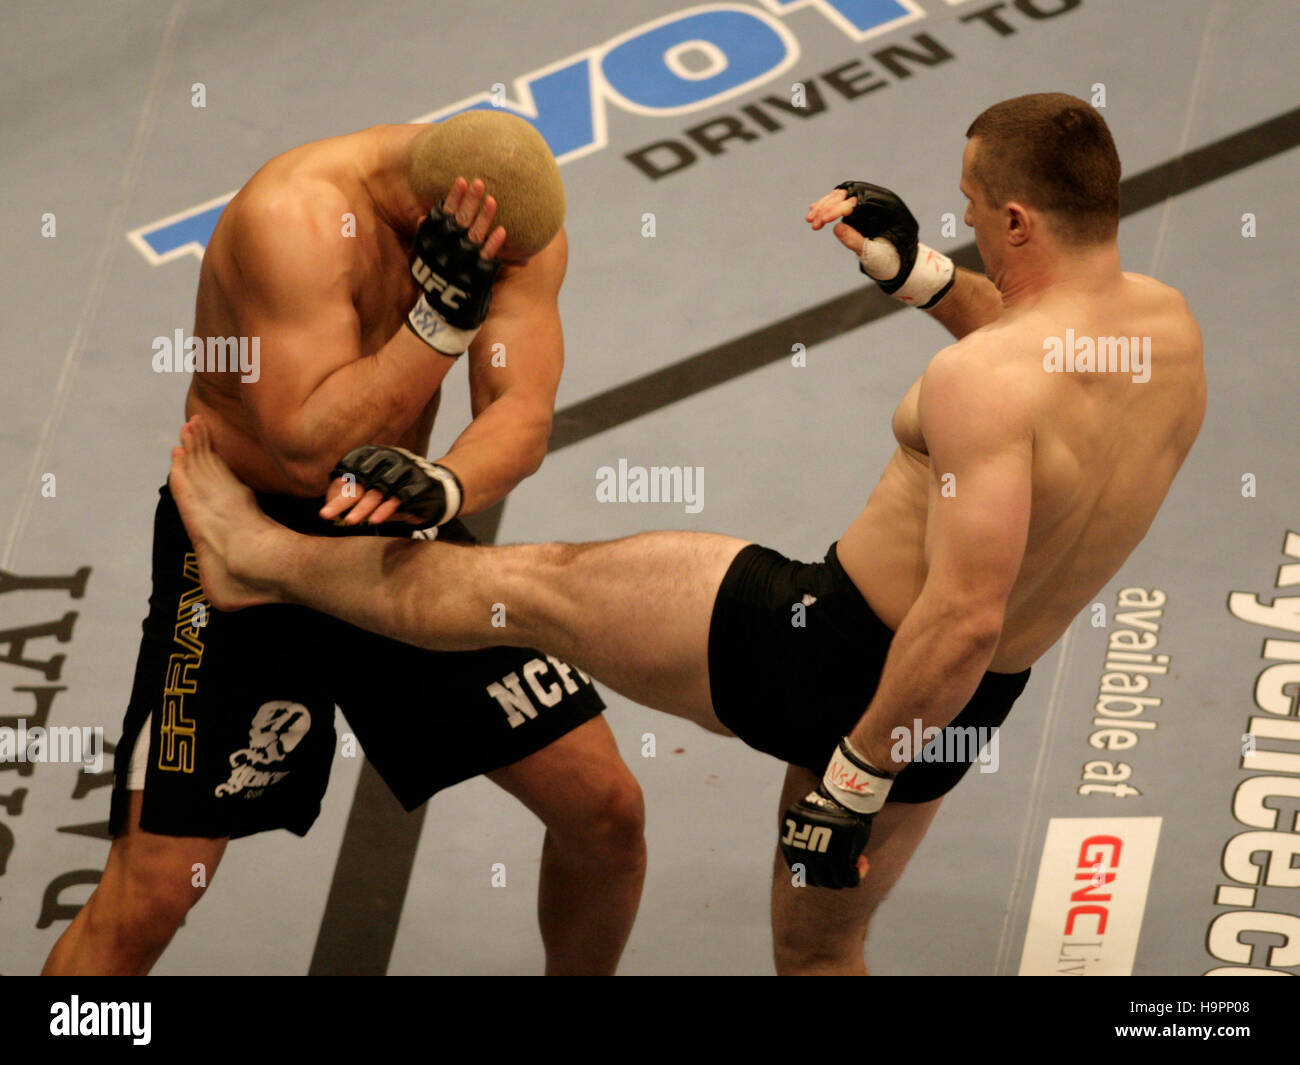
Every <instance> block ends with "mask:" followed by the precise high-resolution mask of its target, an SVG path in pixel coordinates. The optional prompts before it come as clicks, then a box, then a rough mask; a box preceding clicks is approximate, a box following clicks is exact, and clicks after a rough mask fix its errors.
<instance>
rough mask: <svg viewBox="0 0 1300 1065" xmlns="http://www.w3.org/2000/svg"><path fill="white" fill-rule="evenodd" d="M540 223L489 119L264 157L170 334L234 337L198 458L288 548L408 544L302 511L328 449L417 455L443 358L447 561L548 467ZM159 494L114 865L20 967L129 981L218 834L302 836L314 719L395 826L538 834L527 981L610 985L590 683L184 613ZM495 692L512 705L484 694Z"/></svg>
mask: <svg viewBox="0 0 1300 1065" xmlns="http://www.w3.org/2000/svg"><path fill="white" fill-rule="evenodd" d="M467 179H473V180H472V183H467ZM480 179H481V180H480ZM439 204H441V208H442V209H441V211H439V210H438V209H437V207H436V205H439ZM564 206H565V200H564V188H563V184H562V183H561V180H560V175H559V169H558V167H557V166H556V163H555V160H554V158H553V157H552V155H551V153H550V151H549V149H548V148H547V146H546V143H545V141H544V140H543V139H542V137H541V136H540V135H539V134H538V133H537V132H536V131H535V130H534V129H533V127H532V126H531V125H529V124H528V123H527V122H525V121H523V120H522V119H520V118H517V117H514V116H511V115H509V114H506V113H505V112H493V111H472V112H468V113H466V114H462V115H457V116H455V117H453V118H450V119H448V120H447V121H445V122H442V123H438V124H435V125H428V124H418V125H406V126H376V127H374V128H372V129H367V130H364V131H362V132H360V133H355V134H351V135H349V136H343V137H337V138H334V139H330V140H325V141H319V142H316V143H313V144H307V145H304V146H302V147H299V148H295V149H293V150H292V151H289V152H286V153H285V154H283V155H280V156H278V157H276V158H275V159H272V160H271V161H270V162H269V163H267V164H266V166H264V167H263V168H262V169H261V170H259V171H258V172H257V174H255V175H254V176H253V178H252V179H251V180H250V181H249V183H248V184H247V185H246V186H245V187H244V188H243V190H241V191H240V193H239V194H238V195H237V196H236V197H235V198H234V199H233V200H232V201H231V203H230V205H229V206H228V207H227V208H226V210H225V212H224V213H223V214H222V216H221V219H220V221H219V222H218V223H217V227H216V230H215V231H214V233H213V235H212V240H211V242H210V243H209V245H208V248H207V252H206V254H205V255H204V258H203V267H202V272H201V274H200V278H199V288H198V299H197V308H196V317H195V329H194V332H195V335H196V337H197V338H199V339H200V340H202V339H203V338H208V337H217V338H222V337H226V336H230V335H234V336H240V337H254V338H258V340H259V341H260V367H258V368H257V369H258V372H257V373H248V374H245V375H244V377H247V378H248V380H244V379H242V378H241V374H240V372H239V370H238V369H235V368H234V367H231V370H232V372H224V373H223V372H213V371H212V370H211V367H207V368H206V371H207V372H199V373H196V375H195V377H194V379H193V382H192V384H191V387H190V390H189V395H188V397H187V400H186V415H187V417H188V416H193V415H196V414H198V415H202V417H203V419H204V423H205V425H207V426H208V428H209V430H210V432H211V433H212V438H213V441H214V446H215V447H216V450H217V452H218V453H219V454H220V455H221V456H222V457H223V458H224V459H225V461H226V462H228V463H229V464H230V466H231V468H232V469H234V470H235V472H236V473H237V474H238V475H239V477H240V478H241V479H242V480H243V481H244V482H245V483H247V484H249V485H251V486H252V487H253V488H254V489H256V490H257V491H258V493H259V495H258V499H259V502H260V503H261V505H262V506H263V507H264V508H265V509H266V511H267V513H270V514H273V515H275V516H276V518H277V519H278V520H280V521H282V522H284V523H285V524H286V525H289V526H292V527H297V528H304V529H305V528H310V529H311V530H312V531H314V532H315V531H320V530H321V529H324V530H325V531H326V533H328V534H330V535H340V536H341V535H353V534H358V533H367V534H370V535H369V536H368V537H367V538H369V539H374V538H375V535H374V534H375V533H376V532H378V534H379V535H380V536H402V537H406V538H410V537H411V536H412V528H411V525H409V524H405V523H393V524H390V525H388V526H384V527H377V526H375V525H373V524H367V525H366V526H360V525H358V524H357V523H356V522H351V523H348V522H343V523H339V524H336V525H335V526H332V527H331V526H329V525H325V524H324V523H322V522H321V520H320V518H319V517H318V511H319V510H320V507H321V504H322V502H323V500H324V495H325V491H326V488H327V486H328V485H329V483H330V473H331V470H332V469H333V467H334V463H335V460H336V459H337V458H338V456H339V455H341V454H342V453H344V452H345V451H347V450H349V449H350V448H352V447H353V446H355V445H357V444H361V443H371V442H378V443H386V444H394V445H400V446H402V447H403V448H406V449H410V450H412V451H418V452H419V454H421V455H424V454H425V453H426V451H427V449H428V444H429V436H430V432H431V429H432V427H433V422H434V417H435V415H436V413H437V409H438V401H439V396H440V392H439V389H440V386H441V383H442V380H443V378H444V377H445V376H446V375H447V373H448V372H449V371H450V370H451V369H452V367H453V366H455V365H456V359H457V357H458V356H459V355H460V354H461V353H463V352H464V351H465V350H466V349H467V348H468V351H469V354H468V357H467V359H466V362H467V364H468V369H469V381H470V390H471V401H472V410H473V419H472V421H471V423H470V425H469V427H468V428H467V429H465V431H464V432H463V433H462V434H461V435H460V437H459V438H458V439H457V440H456V441H455V443H454V444H453V445H452V447H451V449H450V450H449V451H448V452H447V454H446V455H445V456H444V457H443V458H441V459H439V460H438V466H437V467H436V468H432V469H433V472H434V474H435V475H436V476H437V477H438V478H439V480H438V491H439V496H438V498H439V499H440V500H441V504H440V507H439V509H438V512H437V513H436V514H434V513H430V515H429V517H428V522H427V524H429V525H431V526H432V525H434V524H435V523H436V525H437V528H432V529H430V530H429V531H425V532H422V533H420V534H419V535H422V536H424V537H431V536H432V535H434V534H436V535H437V537H438V539H439V540H447V539H451V540H466V539H468V538H469V533H468V531H467V530H466V529H465V528H464V527H463V526H461V525H460V524H459V523H458V522H456V521H455V520H454V519H455V518H456V516H457V515H458V514H460V515H468V514H473V513H475V512H476V511H481V510H483V509H485V508H486V507H489V506H491V505H492V504H493V503H495V502H497V501H498V500H500V499H501V498H502V497H503V496H504V495H505V494H506V493H507V492H509V491H510V489H511V488H512V487H513V486H514V485H515V484H516V483H518V482H519V481H520V480H522V479H523V478H524V477H526V476H528V475H529V474H531V473H533V472H534V471H535V470H536V469H537V467H538V466H539V465H540V463H541V461H542V458H543V456H544V455H545V453H546V447H547V440H548V437H549V434H550V427H551V420H552V416H553V413H554V403H555V393H556V388H557V386H558V383H559V378H560V370H561V365H562V362H563V338H562V334H561V328H560V318H559V311H558V306H557V294H558V292H559V289H560V284H561V282H562V280H563V277H564V272H565V265H566V260H567V244H566V240H565V234H564V230H563V229H562V228H561V226H562V223H563V219H564ZM444 212H445V213H444ZM426 215H427V216H428V217H427V218H426ZM422 220H423V221H422ZM494 221H495V222H498V223H501V224H499V225H496V226H495V228H493V226H492V224H493V222H494ZM413 247H414V251H412V248H413ZM498 270H499V273H498ZM489 296H490V297H491V304H490V309H489V306H488V299H489ZM161 495H162V500H161V502H160V503H159V506H158V510H157V517H156V522H155V537H154V548H153V586H154V592H153V596H152V598H151V602H150V612H149V617H148V619H147V620H146V621H145V625H144V638H143V642H142V645H141V650H140V655H139V659H138V663H137V667H136V676H135V685H134V690H133V694H132V698H131V702H130V705H129V709H128V710H127V714H126V720H125V725H124V730H123V737H122V740H121V742H120V744H119V746H118V752H119V754H118V758H117V764H116V769H115V777H114V791H113V800H112V817H111V829H112V832H113V833H114V835H115V840H114V843H113V845H112V849H111V851H110V853H109V858H108V862H107V865H106V867H105V870H104V874H103V877H102V878H101V880H100V882H99V885H98V887H97V889H96V890H95V892H94V894H93V895H92V896H91V898H90V900H89V901H88V902H87V904H86V905H85V907H83V908H82V910H81V912H80V913H79V914H78V915H77V917H76V918H75V919H74V920H73V922H72V924H71V925H70V926H69V928H68V929H67V930H66V931H65V932H64V934H63V936H62V937H61V938H60V940H59V941H58V943H57V944H56V945H55V947H54V950H53V952H52V953H51V955H50V958H49V960H48V961H47V963H46V967H45V971H46V972H47V973H143V972H147V971H148V970H149V969H150V968H151V967H152V965H153V964H154V962H155V961H156V960H157V958H158V956H159V955H160V954H161V952H162V951H163V949H164V948H165V947H166V945H167V943H168V942H169V941H170V940H171V938H172V936H173V934H174V933H175V931H176V929H177V927H178V926H179V925H180V923H181V921H182V919H183V918H184V917H185V914H186V913H187V912H188V910H189V909H190V907H191V906H193V905H194V903H195V902H197V901H198V899H199V898H200V897H201V896H202V895H203V893H204V890H205V888H204V887H203V886H196V885H197V884H198V883H199V881H200V880H202V881H203V882H204V883H205V884H209V883H211V881H212V874H213V873H214V871H215V870H216V868H217V864H218V862H219V861H220V860H221V856H222V853H223V852H224V850H225V847H226V842H227V840H228V839H230V838H235V837H239V836H245V835H249V834H251V833H255V832H264V831H267V830H269V829H275V828H287V829H290V830H291V831H293V832H296V833H298V834H299V835H302V834H305V833H306V832H307V830H308V828H309V827H310V826H311V824H312V822H313V821H314V820H315V819H316V817H317V815H318V814H319V812H320V798H321V795H322V794H323V793H324V790H325V786H326V782H327V780H328V777H329V770H330V765H331V762H332V760H333V758H334V757H335V748H336V742H335V733H334V706H335V703H337V704H338V705H339V706H340V707H341V708H342V710H343V712H344V714H345V715H346V716H347V719H348V722H349V724H350V726H351V728H352V730H353V731H354V732H355V734H356V737H357V740H358V741H359V743H360V745H361V748H362V749H363V750H364V752H365V755H366V756H367V757H368V758H369V760H370V761H371V763H372V764H373V765H374V766H375V768H376V769H377V771H378V772H379V774H380V775H381V776H382V777H383V778H384V780H385V781H386V782H387V784H388V785H389V787H390V788H391V789H392V790H393V793H394V794H395V795H396V796H397V798H398V799H399V800H400V801H401V802H402V804H403V805H404V806H405V807H406V808H407V809H408V810H410V809H414V808H415V807H416V806H418V805H419V804H421V803H423V802H424V801H425V800H426V799H428V798H429V797H430V796H431V795H432V794H434V793H435V792H436V791H438V790H440V789H442V788H446V787H449V786H450V785H452V784H455V783H457V782H459V781H462V780H465V779H467V778H469V777H472V776H476V775H478V774H483V773H486V774H488V776H489V777H490V779H492V780H493V781H494V782H495V783H496V784H498V785H500V786H501V787H502V788H504V789H505V790H506V791H508V792H510V793H511V794H512V795H514V796H515V797H517V798H518V799H519V800H520V801H522V802H523V803H524V804H525V805H526V806H527V807H528V808H529V809H530V810H532V811H533V812H534V813H535V814H537V816H538V817H539V818H540V819H541V820H542V821H543V823H544V824H545V826H546V835H545V839H544V843H543V850H542V867H541V884H540V889H539V900H538V910H539V920H540V924H541V931H542V939H543V942H544V945H545V948H546V955H547V971H548V972H551V973H608V972H612V971H613V970H614V968H615V966H616V964H617V962H618V958H619V956H620V954H621V952H622V949H623V946H624V944H625V942H626V939H627V936H628V933H629V931H630V929H631V925H632V921H633V919H634V917H635V914H636V909H637V905H638V902H639V899H640V893H641V887H642V884H643V881H644V875H645V842H644V837H643V827H644V813H643V809H642V800H641V792H640V789H639V787H638V785H637V783H636V780H635V778H634V777H633V776H632V775H631V773H630V772H629V771H628V769H627V767H626V766H625V765H624V764H623V762H622V760H621V758H620V757H619V754H618V750H617V748H616V746H615V742H614V739H613V735H612V733H611V731H610V729H609V726H608V725H607V724H606V723H605V721H604V719H603V718H602V717H601V714H600V712H601V710H602V709H603V706H604V704H603V702H602V701H601V699H600V697H599V695H598V694H597V693H596V691H595V689H594V688H593V687H592V684H591V681H590V679H589V678H588V677H586V676H585V675H583V674H582V673H581V672H580V671H579V670H576V669H573V668H571V667H569V666H568V665H566V664H565V663H564V662H561V661H560V660H559V659H558V658H554V657H549V656H547V655H544V654H542V653H540V652H534V651H529V650H520V649H517V648H506V647H496V648H493V649H491V650H484V651H476V652H470V653H462V654H436V653H431V652H428V651H421V650H419V649H417V648H414V647H411V646H409V645H407V644H403V643H399V642H397V641H392V640H382V639H377V638H376V637H374V636H373V635H371V634H370V633H366V632H362V631H360V630H358V629H354V628H352V627H351V626H350V625H346V624H343V623H341V622H339V621H337V620H336V619H334V618H329V617H325V616H323V615H320V614H314V613H312V612H310V611H307V610H303V609H301V608H298V607H287V608H286V607H270V608H267V609H266V610H255V611H249V612H247V613H244V614H230V613H225V612H222V611H221V610H211V611H209V610H208V609H207V605H208V604H206V603H205V602H204V601H203V598H202V594H201V591H200V589H199V584H198V570H197V569H196V568H195V565H194V555H193V550H194V549H193V546H192V545H191V544H190V541H189V539H188V537H187V536H186V535H185V530H184V529H183V527H182V526H181V523H180V518H179V516H178V514H177V512H176V508H175V505H174V503H173V501H172V496H171V493H170V492H169V491H168V489H167V488H166V487H164V488H163V489H162V492H161ZM358 497H359V493H358ZM495 642H497V643H500V642H501V641H495ZM507 689H509V691H510V693H511V694H512V695H517V696H518V700H516V701H515V702H511V701H508V700H506V701H499V699H498V698H497V697H495V696H494V694H493V693H494V692H495V691H498V690H500V691H502V692H505V691H506V690H507ZM519 700H522V701H523V702H524V703H525V704H529V705H530V708H531V709H532V711H533V712H532V713H531V714H526V713H521V712H519V711H518V709H517V708H516V702H518V701H519ZM198 863H201V864H202V867H203V868H204V869H205V870H206V877H205V878H196V876H195V873H194V870H195V868H197V867H198ZM269 887H271V885H268V888H269Z"/></svg>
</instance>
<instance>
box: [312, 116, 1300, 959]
mask: <svg viewBox="0 0 1300 1065" xmlns="http://www.w3.org/2000/svg"><path fill="white" fill-rule="evenodd" d="M1297 145H1300V108H1296V109H1295V110H1292V111H1287V112H1286V113H1285V114H1281V115H1278V116H1277V117H1276V118H1271V119H1269V120H1268V121H1266V122H1261V123H1260V124H1259V125H1256V126H1251V127H1250V128H1249V129H1245V130H1242V131H1241V132H1239V133H1234V134H1232V135H1231V136H1228V137H1224V138H1223V139H1222V140H1217V141H1214V142H1213V143H1212V144H1207V145H1205V146H1204V147H1202V148H1197V149H1195V150H1194V151H1191V152H1187V153H1186V154H1184V155H1180V156H1178V157H1177V158H1176V159H1173V160H1171V161H1169V162H1167V163H1163V164H1161V165H1160V166H1157V167H1153V168H1152V169H1150V170H1144V171H1143V172H1142V173H1140V174H1135V175H1134V176H1133V177H1130V178H1127V179H1126V180H1125V181H1124V182H1123V183H1122V185H1121V196H1122V201H1121V202H1122V203H1123V211H1122V213H1123V214H1124V215H1125V216H1127V215H1131V214H1136V213H1137V212H1138V211H1144V210H1146V209H1147V208H1148V207H1154V206H1155V205H1156V204H1159V203H1161V202H1163V201H1164V200H1166V199H1169V198H1170V197H1173V196H1178V195H1180V194H1182V193H1184V192H1190V191H1191V190H1192V189H1197V188H1200V187H1201V186H1202V185H1207V184H1209V183H1210V182H1212V181H1217V180H1218V179H1219V178H1222V177H1227V176H1228V175H1230V174H1235V173H1237V172H1238V171H1241V170H1245V169H1246V168H1247V167H1250V166H1254V165H1255V164H1256V163H1261V162H1264V161H1265V160H1267V159H1271V158H1273V157H1274V156H1277V155H1281V154H1282V153H1283V152H1286V151H1289V150H1290V149H1292V148H1294V147H1296V146H1297ZM951 255H952V258H953V260H954V261H955V262H957V263H958V264H960V265H961V266H965V267H967V268H969V269H973V270H981V269H982V266H981V265H980V261H979V256H978V254H977V253H976V251H975V245H974V244H964V245H962V247H960V248H958V249H957V250H956V251H955V252H952V253H951ZM905 309H906V308H905V307H904V306H903V304H900V303H898V302H896V301H895V300H892V299H890V298H889V297H887V296H884V295H883V294H881V292H880V290H879V289H877V288H876V287H875V286H874V285H873V286H870V287H867V288H863V289H854V290H853V291H851V292H846V293H845V294H844V295H842V296H837V297H835V298H834V299H830V300H827V301H826V302H824V303H819V304H818V305H817V306H815V307H810V308H808V309H807V310H804V311H799V312H798V313H797V314H792V315H790V316H789V317H787V318H782V319H781V320H779V321H776V322H772V323H770V324H769V325H766V326H764V327H763V328H761V329H756V330H755V331H754V332H752V333H746V334H745V335H744V336H742V337H738V338H736V339H735V340H729V341H727V342H726V343H725V344H719V345H718V346H717V347H714V348H710V349H709V350H708V351H702V352H700V353H699V354H698V355H691V356H689V357H688V358H685V359H682V360H681V361H679V362H675V363H673V364H672V365H670V366H665V367H663V368H662V369H659V370H655V371H653V372H652V373H648V374H644V375H643V376H641V377H638V378H635V379H634V380H631V381H628V382H626V383H624V384H621V385H618V386H616V387H615V388H611V389H608V390H606V391H604V392H601V393H599V394H597V395H595V396H591V397H590V398H588V399H584V400H581V401H579V402H578V403H574V404H571V405H570V406H568V407H565V408H564V409H563V410H560V411H557V412H556V415H555V427H554V431H553V432H552V434H551V445H550V450H551V451H559V450H560V449H561V448H565V447H569V446H570V445H572V444H578V443H581V442H582V441H584V440H587V439H589V438H591V437H593V436H596V435H597V434H598V433H603V432H605V431H606V430H608V429H613V428H615V427H617V426H619V425H622V424H623V423H624V422H629V421H631V420H632V419H634V418H639V417H641V416H642V415H645V414H650V413H652V412H654V411H657V410H661V409H662V408H664V407H667V406H669V405H670V404H673V403H676V402H677V401H678V400H681V399H686V398H687V397H689V396H693V395H695V394H697V393H699V392H703V391H704V390H705V389H708V388H713V387H715V386H716V385H721V384H725V383H726V382H727V381H731V380H733V379H734V378H737V377H740V376H742V375H744V374H747V373H749V372H750V371H751V370H757V369H760V368H761V367H763V366H767V365H769V364H770V363H773V362H776V361H778V360H780V359H785V358H788V357H789V356H790V348H791V345H792V344H795V343H800V344H803V345H805V346H806V347H809V348H811V347H812V346H813V345H815V344H820V343H822V342H823V341H827V340H832V339H834V338H835V337H838V336H841V335H842V334H844V333H847V332H849V331H850V330H852V329H857V328H858V327H859V326H863V325H867V324H868V323H870V322H874V321H877V320H879V319H881V318H884V317H885V316H886V315H889V314H893V313H894V312H895V311H900V310H905ZM474 517H475V518H477V519H478V522H477V526H478V527H474V524H475V523H473V520H472V519H470V520H467V521H466V524H469V525H471V528H472V531H473V532H474V533H475V535H476V536H478V537H479V539H480V540H481V541H482V542H483V543H491V542H492V541H493V540H494V539H495V538H496V531H497V527H498V525H499V523H500V519H501V505H500V504H498V505H497V506H496V507H494V508H492V510H490V511H487V512H485V513H484V514H483V515H475V516H474ZM426 809H427V806H422V807H421V808H420V809H419V810H417V811H416V812H415V813H414V814H411V815H407V814H406V813H405V811H403V809H402V807H401V806H400V805H399V804H398V802H397V800H396V799H394V798H393V796H392V794H391V793H390V792H389V791H388V788H387V786H386V785H385V784H384V783H383V781H382V780H380V779H379V775H378V774H377V773H376V772H375V770H374V769H373V768H372V767H371V765H370V763H369V762H366V763H365V764H364V765H363V766H362V770H361V779H360V781H359V782H358V784H357V791H356V795H355V796H354V798H353V800H352V811H351V813H350V815H349V817H348V824H347V828H346V830H345V831H344V834H343V842H342V844H341V846H340V848H339V858H338V864H337V865H336V867H335V869H334V879H333V882H332V883H331V884H330V893H329V898H328V900H327V901H326V905H325V915H324V917H323V918H322V920H321V927H320V934H319V935H318V937H317V940H316V950H315V954H314V955H313V957H312V962H311V968H310V969H309V974H310V975H330V974H343V973H348V974H382V973H385V972H387V970H388V960H389V957H390V956H391V954H392V949H393V942H394V941H395V939H396V938H397V925H398V921H399V920H400V919H401V915H402V904H403V902H404V901H405V898H406V889H407V885H408V883H409V882H410V876H411V867H412V864H413V863H414V861H415V848H416V846H417V844H418V842H419V838H420V829H421V827H422V826H423V824H424V814H425V810H426Z"/></svg>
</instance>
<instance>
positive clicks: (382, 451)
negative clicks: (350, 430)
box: [330, 444, 464, 529]
mask: <svg viewBox="0 0 1300 1065" xmlns="http://www.w3.org/2000/svg"><path fill="white" fill-rule="evenodd" d="M349 474H350V475H351V476H352V477H354V478H355V479H356V483H357V485H359V486H360V489H361V491H360V492H358V494H357V498H358V499H359V498H360V497H361V496H362V495H364V494H365V492H366V491H367V490H369V489H371V488H373V489H375V490H376V491H379V492H382V493H383V496H384V498H385V499H393V498H396V499H399V500H401V506H400V507H399V508H398V509H399V510H400V512H401V513H403V514H406V515H409V516H410V517H414V518H419V519H420V521H421V522H422V524H421V525H419V526H418V528H421V529H427V528H429V526H431V525H442V524H444V523H445V522H448V521H451V519H452V518H454V517H455V516H456V514H457V513H458V512H459V511H460V505H461V501H462V500H463V498H464V493H463V492H462V491H461V487H460V480H459V478H457V476H456V475H455V474H454V473H452V472H451V470H449V469H447V467H446V466H439V465H438V464H437V463H435V462H430V461H429V460H428V459H422V458H420V456H419V455H416V454H413V453H412V452H410V451H407V450H406V448H403V447H381V446H380V445H378V444H362V445H361V446H360V447H354V448H353V449H352V450H351V451H349V452H348V453H347V454H346V455H344V456H343V458H342V459H341V460H340V462H339V464H338V465H337V466H335V467H334V470H333V472H332V473H331V474H330V479H331V480H333V479H334V478H335V477H343V476H347V475H349Z"/></svg>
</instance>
